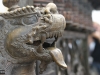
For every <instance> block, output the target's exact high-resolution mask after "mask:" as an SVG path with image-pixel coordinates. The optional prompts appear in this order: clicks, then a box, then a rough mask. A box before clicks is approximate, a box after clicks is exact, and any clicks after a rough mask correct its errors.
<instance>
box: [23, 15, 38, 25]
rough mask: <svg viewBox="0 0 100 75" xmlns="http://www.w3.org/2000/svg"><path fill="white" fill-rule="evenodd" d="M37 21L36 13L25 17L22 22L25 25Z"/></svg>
mask: <svg viewBox="0 0 100 75" xmlns="http://www.w3.org/2000/svg"><path fill="white" fill-rule="evenodd" d="M36 22H38V19H37V17H36V15H29V16H26V17H23V19H22V23H23V24H24V25H33V24H35V23H36Z"/></svg>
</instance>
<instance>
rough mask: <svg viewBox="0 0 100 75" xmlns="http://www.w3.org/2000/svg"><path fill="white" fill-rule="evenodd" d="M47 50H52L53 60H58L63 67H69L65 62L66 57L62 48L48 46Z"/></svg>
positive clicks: (57, 62)
mask: <svg viewBox="0 0 100 75" xmlns="http://www.w3.org/2000/svg"><path fill="white" fill-rule="evenodd" d="M47 50H49V51H50V54H51V55H52V57H53V60H54V61H55V62H56V64H57V65H58V66H60V67H61V68H63V69H66V68H67V65H66V63H65V62H64V58H63V55H62V52H61V50H60V49H58V48H55V47H49V48H47Z"/></svg>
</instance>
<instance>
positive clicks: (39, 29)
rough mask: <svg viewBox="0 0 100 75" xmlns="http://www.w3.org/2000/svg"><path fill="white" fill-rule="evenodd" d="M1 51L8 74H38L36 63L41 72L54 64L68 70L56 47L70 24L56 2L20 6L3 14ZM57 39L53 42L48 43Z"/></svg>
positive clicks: (0, 24)
mask: <svg viewBox="0 0 100 75" xmlns="http://www.w3.org/2000/svg"><path fill="white" fill-rule="evenodd" d="M0 21H1V22H0V50H1V52H2V53H1V54H2V56H3V57H4V58H6V59H5V62H6V65H5V67H4V68H5V74H6V75H35V60H40V61H41V64H40V66H39V67H40V73H43V71H45V70H46V68H47V65H48V64H49V63H50V62H53V61H54V62H55V63H56V64H58V65H59V66H60V67H61V68H64V69H66V68H67V65H66V64H65V62H64V59H63V55H62V53H61V51H60V49H58V48H56V44H55V43H56V41H57V39H58V38H59V37H61V36H62V34H63V32H64V29H65V26H66V22H65V18H64V17H63V16H62V15H61V14H59V13H58V11H57V7H56V5H55V4H54V3H49V4H47V6H46V7H34V6H26V7H22V8H20V7H18V8H14V9H13V10H9V11H8V12H6V13H1V14H0ZM50 38H54V39H55V40H52V43H48V42H47V41H46V40H47V39H50Z"/></svg>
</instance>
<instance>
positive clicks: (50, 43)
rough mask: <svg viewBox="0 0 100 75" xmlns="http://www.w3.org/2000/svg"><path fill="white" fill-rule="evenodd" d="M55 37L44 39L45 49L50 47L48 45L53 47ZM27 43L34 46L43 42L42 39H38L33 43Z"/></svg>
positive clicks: (43, 45)
mask: <svg viewBox="0 0 100 75" xmlns="http://www.w3.org/2000/svg"><path fill="white" fill-rule="evenodd" d="M54 40H55V39H54V38H51V39H46V41H44V43H43V44H42V47H43V48H44V49H45V48H48V47H52V44H53V42H54ZM26 44H27V45H34V46H39V45H40V44H41V40H36V41H33V43H29V42H28V43H26Z"/></svg>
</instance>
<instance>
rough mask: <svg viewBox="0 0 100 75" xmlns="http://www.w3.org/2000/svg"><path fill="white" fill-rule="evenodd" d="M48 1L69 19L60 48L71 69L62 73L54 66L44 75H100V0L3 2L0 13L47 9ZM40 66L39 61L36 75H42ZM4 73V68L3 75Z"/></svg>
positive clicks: (51, 65)
mask: <svg viewBox="0 0 100 75" xmlns="http://www.w3.org/2000/svg"><path fill="white" fill-rule="evenodd" d="M49 2H54V3H55V4H56V5H57V7H58V11H59V13H60V14H62V15H64V16H65V19H66V28H65V32H64V35H63V36H62V37H61V38H59V41H58V42H57V47H59V48H60V49H61V51H62V53H63V55H64V59H65V62H66V64H67V65H68V68H67V70H62V69H60V68H59V67H58V66H57V65H56V64H55V63H51V64H50V65H49V66H48V68H47V70H46V71H45V72H44V73H43V74H42V75H100V11H99V10H100V0H0V13H2V12H7V10H8V8H9V9H10V8H12V7H23V6H27V5H33V6H35V7H36V6H38V7H44V6H46V4H47V3H49ZM1 59H2V58H1ZM1 59H0V60H1ZM38 65H39V61H37V62H36V75H40V74H39V67H38ZM4 73H5V71H4V69H3V68H2V65H1V66H0V75H4Z"/></svg>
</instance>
